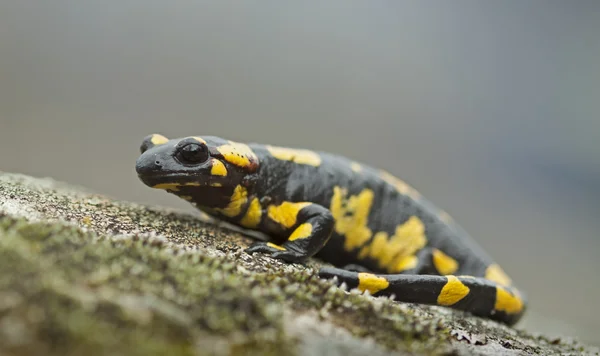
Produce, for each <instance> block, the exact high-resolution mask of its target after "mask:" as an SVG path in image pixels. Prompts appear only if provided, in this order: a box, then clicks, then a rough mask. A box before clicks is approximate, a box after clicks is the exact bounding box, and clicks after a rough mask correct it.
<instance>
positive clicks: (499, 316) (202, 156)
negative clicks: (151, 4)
mask: <svg viewBox="0 0 600 356" xmlns="http://www.w3.org/2000/svg"><path fill="white" fill-rule="evenodd" d="M156 137H157V136H156V135H154V136H153V135H150V136H148V137H146V138H145V139H144V141H143V143H142V146H141V152H142V155H141V156H140V157H139V158H138V160H137V163H136V170H137V173H138V176H139V177H140V179H141V180H142V181H143V182H144V183H145V184H146V185H148V186H151V187H157V185H159V186H158V187H159V188H161V187H162V188H163V189H166V190H167V191H168V192H169V193H173V194H176V195H178V196H180V197H182V198H184V199H186V200H188V201H190V202H191V203H192V204H193V205H195V206H196V207H197V208H199V209H201V210H202V211H204V212H206V213H207V214H210V215H213V216H215V217H217V218H219V219H223V220H226V221H228V222H231V223H233V224H237V225H240V226H243V227H246V228H249V226H248V225H247V224H246V226H244V224H245V223H244V221H245V217H246V218H247V216H246V215H250V214H249V212H250V211H251V208H250V206H251V202H252V201H253V200H254V199H256V201H257V202H258V203H259V204H260V209H259V210H260V211H261V214H260V219H259V221H255V224H253V225H252V226H250V228H252V229H255V230H258V231H261V232H263V233H265V234H267V235H268V236H269V237H270V238H271V242H269V243H267V242H256V243H254V244H253V245H251V246H250V247H249V248H248V249H247V250H246V251H247V252H248V253H257V252H260V253H266V254H269V255H270V256H271V257H273V258H277V259H281V260H284V261H287V262H292V263H302V262H304V261H306V260H307V259H308V258H310V257H312V256H316V257H318V258H320V259H322V260H324V261H326V262H329V263H331V264H332V265H333V266H335V267H326V268H323V269H322V270H321V271H320V272H319V275H320V276H321V277H323V278H334V277H335V278H337V281H338V283H342V282H345V283H346V284H347V285H349V286H350V287H359V284H360V283H359V272H361V273H365V272H368V273H373V274H376V277H380V278H384V279H385V280H387V281H388V282H389V286H387V287H386V288H384V289H383V290H379V291H375V295H390V294H394V295H396V299H397V300H399V301H405V302H416V303H423V304H438V296H439V295H440V293H442V288H444V286H445V285H446V284H447V283H448V281H449V279H448V278H447V277H446V276H442V275H441V274H440V273H439V271H438V269H437V268H436V266H435V263H434V258H433V254H434V251H442V252H443V253H444V254H446V255H447V256H450V257H451V258H452V259H453V260H455V261H456V262H457V270H456V271H454V272H453V273H452V274H453V275H457V276H462V275H468V276H471V278H462V277H460V282H461V283H462V284H463V285H465V286H467V287H468V288H469V289H470V292H469V293H468V295H466V296H465V297H464V298H463V299H462V300H460V301H458V302H456V303H455V304H453V305H449V307H451V308H455V309H461V310H465V311H469V312H471V313H473V314H475V315H478V316H483V317H488V318H491V319H495V320H499V321H502V322H504V323H507V324H514V323H516V322H517V321H518V320H519V318H520V317H521V315H522V314H523V311H524V309H525V308H524V305H525V301H524V299H523V296H522V295H521V293H520V292H518V291H517V290H516V289H515V288H514V287H512V286H510V285H501V284H499V283H497V281H494V280H490V279H486V278H485V276H486V270H488V268H489V267H490V266H492V265H493V261H492V260H491V259H490V258H489V257H488V256H487V254H486V253H485V252H484V251H483V250H482V249H481V248H480V247H479V246H478V245H477V244H476V243H475V242H474V241H473V240H472V239H471V238H470V237H469V235H468V234H467V233H466V232H465V231H464V230H462V228H460V226H458V225H457V224H455V223H454V222H452V221H449V220H448V219H444V218H443V217H442V212H441V210H439V209H437V208H436V207H435V206H434V205H433V204H431V203H430V202H429V201H427V200H425V199H423V198H422V197H420V195H417V194H409V193H407V192H401V191H400V190H399V189H398V187H397V186H396V185H394V184H391V183H390V181H389V179H386V177H385V176H382V173H381V172H380V171H379V170H376V169H374V168H370V167H368V166H365V165H361V169H360V171H359V172H356V171H355V170H353V169H352V164H353V162H352V161H350V160H348V159H346V158H344V157H341V156H336V155H332V154H328V153H323V152H319V153H313V155H315V156H317V157H318V158H319V160H320V162H319V163H318V164H306V163H303V162H302V161H298V162H296V160H285V159H281V157H279V158H276V157H274V156H273V154H272V153H271V151H269V148H268V147H267V146H264V145H259V144H250V145H248V146H246V147H249V149H248V150H247V151H244V150H240V151H235V154H234V155H230V156H227V155H226V154H224V151H225V152H226V151H227V150H225V149H223V147H227V145H231V142H230V141H227V140H224V139H221V138H218V137H207V136H204V137H202V138H198V137H196V138H194V137H188V138H181V139H172V140H166V138H164V137H162V136H160V137H161V138H162V139H163V140H160V139H157V138H156ZM156 142H159V144H156ZM248 152H249V153H248ZM232 156H233V159H232ZM244 158H246V159H244ZM216 161H218V162H216ZM299 162H300V163H299ZM216 164H222V165H223V166H224V167H225V169H226V171H227V174H226V175H224V176H219V175H215V174H213V173H211V170H212V169H213V166H214V165H216ZM160 185H162V186H160ZM215 185H218V186H215ZM336 187H337V188H336ZM338 188H343V189H344V190H345V192H346V196H345V197H346V199H345V200H344V204H345V205H344V206H346V207H348V206H350V205H352V204H351V203H350V200H348V198H349V197H351V196H354V197H355V199H357V197H358V196H360V195H361V193H363V194H364V192H365V189H367V190H369V191H370V192H371V193H372V203H371V204H370V208H369V209H368V216H367V223H366V226H365V227H366V228H368V229H369V230H370V231H371V232H372V235H371V236H370V237H369V238H368V239H367V240H366V241H364V242H362V243H361V244H360V245H359V246H354V247H352V248H347V246H345V243H346V242H348V240H347V239H348V238H349V237H348V233H347V232H346V233H339V232H338V231H337V230H336V218H334V216H333V214H332V211H331V207H332V199H333V198H334V191H335V189H338ZM236 189H237V190H240V189H241V190H243V191H244V192H245V196H244V199H240V200H238V202H239V203H240V204H238V205H239V206H238V205H235V204H233V205H235V207H236V209H232V210H233V212H229V213H225V212H224V211H227V209H228V207H229V208H231V207H232V206H233V205H231V201H232V199H233V198H232V196H236V193H235V192H236ZM353 199H354V198H353ZM290 203H291V204H298V203H303V204H302V205H298V206H297V207H298V208H297V209H290V210H285V213H286V214H287V215H286V216H291V215H293V217H294V218H295V219H291V220H289V221H285V222H282V221H283V220H279V221H278V219H273V218H272V217H271V215H270V212H271V210H270V209H272V208H273V207H280V206H282V204H284V205H285V204H290ZM238 207H239V209H237V208H238ZM348 209H350V210H349V211H350V213H352V209H351V208H348ZM346 212H348V210H347V211H346ZM284 215H285V214H284ZM411 217H412V218H413V219H414V218H418V220H419V221H420V222H422V225H423V226H424V231H423V233H424V236H426V244H425V245H424V246H422V247H420V248H419V249H418V250H417V251H416V252H415V253H414V256H415V257H416V258H417V262H416V264H414V265H412V266H411V267H410V268H407V269H405V270H402V271H394V272H393V273H392V272H391V269H390V266H387V267H386V266H383V267H382V262H381V261H380V260H378V258H374V257H373V256H369V255H368V254H366V255H365V254H362V255H361V253H360V252H361V249H362V248H368V247H369V246H371V245H372V243H373V241H374V236H375V234H374V233H375V232H385V233H387V235H386V236H388V239H391V238H392V236H393V235H394V234H395V232H396V229H397V227H398V226H400V225H402V224H404V223H406V222H407V221H408V220H409V219H411ZM306 224H309V225H310V227H311V230H310V233H309V234H308V236H302V238H297V239H293V240H292V238H291V236H293V234H294V233H296V234H298V233H299V232H300V231H301V230H302V227H306ZM302 231H304V230H302ZM473 277H474V278H473ZM498 288H503V289H504V290H506V291H508V292H509V293H510V294H511V295H513V296H515V297H516V298H519V301H522V303H523V308H521V309H520V310H518V311H514V310H512V311H510V312H506V311H504V310H496V309H495V302H496V298H497V296H496V295H497V290H498Z"/></svg>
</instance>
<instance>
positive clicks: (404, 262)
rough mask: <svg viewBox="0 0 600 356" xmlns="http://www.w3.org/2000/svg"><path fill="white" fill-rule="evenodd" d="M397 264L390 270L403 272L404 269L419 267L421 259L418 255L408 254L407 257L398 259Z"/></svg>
mask: <svg viewBox="0 0 600 356" xmlns="http://www.w3.org/2000/svg"><path fill="white" fill-rule="evenodd" d="M397 262H398V263H397V264H396V265H395V266H393V267H392V269H391V270H390V271H391V272H395V273H397V272H402V271H406V270H409V269H411V268H415V267H417V264H418V263H419V259H418V258H417V256H414V255H413V256H406V257H402V258H400V259H399V260H397Z"/></svg>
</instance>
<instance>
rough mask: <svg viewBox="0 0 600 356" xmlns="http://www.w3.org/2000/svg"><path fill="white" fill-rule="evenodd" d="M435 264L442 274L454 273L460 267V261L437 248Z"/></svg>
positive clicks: (435, 250) (434, 258) (435, 249)
mask: <svg viewBox="0 0 600 356" xmlns="http://www.w3.org/2000/svg"><path fill="white" fill-rule="evenodd" d="M433 265H434V266H435V269H437V271H438V272H439V273H440V274H441V275H442V276H445V275H447V274H452V273H454V272H456V270H457V269H458V262H456V260H455V259H454V258H452V257H450V256H448V255H446V254H445V253H443V252H442V251H440V250H438V249H437V248H434V249H433Z"/></svg>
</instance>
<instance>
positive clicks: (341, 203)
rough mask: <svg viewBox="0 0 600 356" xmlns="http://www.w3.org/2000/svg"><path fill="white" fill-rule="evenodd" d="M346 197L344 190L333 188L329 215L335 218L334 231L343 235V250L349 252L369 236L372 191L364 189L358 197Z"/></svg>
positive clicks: (346, 193) (345, 190)
mask: <svg viewBox="0 0 600 356" xmlns="http://www.w3.org/2000/svg"><path fill="white" fill-rule="evenodd" d="M347 195H348V190H347V189H346V188H341V187H339V186H335V187H334V188H333V197H332V198H331V207H330V209H329V210H331V215H333V217H334V218H335V231H336V232H337V233H338V234H340V235H344V236H345V239H344V249H346V251H351V250H353V249H356V248H358V247H360V246H362V245H363V244H364V243H365V242H367V241H368V240H369V239H370V238H371V236H372V231H371V229H369V227H368V226H367V223H368V219H369V213H370V211H371V205H372V204H373V191H372V190H370V189H364V190H363V191H362V192H360V193H359V194H358V195H351V196H350V197H348V196H347Z"/></svg>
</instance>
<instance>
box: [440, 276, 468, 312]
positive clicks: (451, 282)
mask: <svg viewBox="0 0 600 356" xmlns="http://www.w3.org/2000/svg"><path fill="white" fill-rule="evenodd" d="M446 278H448V282H447V283H446V285H444V287H443V288H442V291H441V292H440V295H439V296H438V298H437V303H438V304H439V305H443V306H450V305H454V304H456V303H458V302H459V301H460V300H462V299H463V298H464V297H466V296H467V295H468V294H469V291H470V290H469V287H467V286H465V285H464V284H463V283H462V282H461V281H460V280H459V279H458V278H456V276H446Z"/></svg>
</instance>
